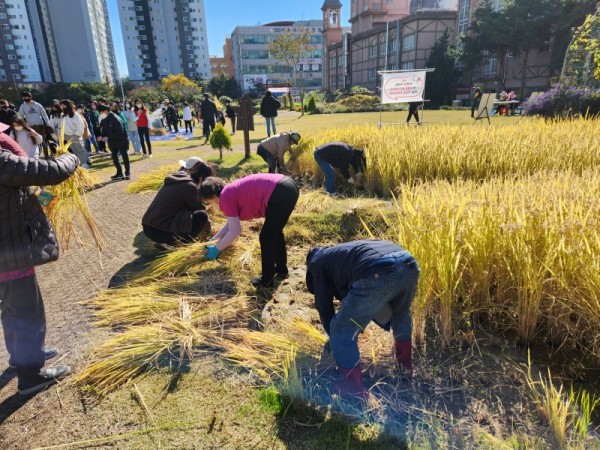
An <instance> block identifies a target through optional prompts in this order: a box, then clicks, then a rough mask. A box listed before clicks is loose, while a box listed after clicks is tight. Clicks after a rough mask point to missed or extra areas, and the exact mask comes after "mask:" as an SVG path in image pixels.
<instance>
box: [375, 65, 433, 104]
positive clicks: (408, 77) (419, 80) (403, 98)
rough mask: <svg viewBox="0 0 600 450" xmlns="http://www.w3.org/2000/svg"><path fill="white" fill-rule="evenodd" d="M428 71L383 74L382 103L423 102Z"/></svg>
mask: <svg viewBox="0 0 600 450" xmlns="http://www.w3.org/2000/svg"><path fill="white" fill-rule="evenodd" d="M426 73H427V72H426V71H424V70H419V71H414V72H384V73H382V74H381V103H408V102H422V101H423V95H424V94H425V75H426Z"/></svg>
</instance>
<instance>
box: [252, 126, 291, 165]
mask: <svg viewBox="0 0 600 450" xmlns="http://www.w3.org/2000/svg"><path fill="white" fill-rule="evenodd" d="M298 142H300V134H298V133H296V132H294V131H291V132H289V133H280V134H277V135H275V136H271V137H270V138H267V139H263V140H262V141H261V143H260V144H258V147H257V148H256V153H257V154H258V156H260V157H261V158H262V159H264V160H265V162H266V163H267V164H268V165H269V173H275V169H277V172H278V173H283V174H287V173H288V171H287V168H286V167H285V162H284V161H283V157H284V155H285V152H289V151H291V150H292V145H298Z"/></svg>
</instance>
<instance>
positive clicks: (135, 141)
mask: <svg viewBox="0 0 600 450" xmlns="http://www.w3.org/2000/svg"><path fill="white" fill-rule="evenodd" d="M127 134H128V135H129V142H131V145H133V151H134V152H135V153H142V144H140V135H139V134H138V131H137V130H135V131H128V132H127Z"/></svg>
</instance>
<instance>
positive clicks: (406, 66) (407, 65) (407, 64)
mask: <svg viewBox="0 0 600 450" xmlns="http://www.w3.org/2000/svg"><path fill="white" fill-rule="evenodd" d="M414 68H415V62H414V61H404V62H403V63H402V70H412V69H414Z"/></svg>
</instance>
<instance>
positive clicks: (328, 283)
mask: <svg viewBox="0 0 600 450" xmlns="http://www.w3.org/2000/svg"><path fill="white" fill-rule="evenodd" d="M403 250H404V249H403V248H402V247H400V246H399V245H396V244H394V243H392V242H388V241H376V240H362V241H353V242H346V243H345V244H340V245H336V246H333V247H326V248H318V247H317V248H316V249H315V250H312V251H311V252H309V254H308V257H307V259H306V266H307V267H306V287H307V288H308V291H309V292H310V293H311V294H314V296H315V307H316V308H317V311H319V315H320V317H321V323H322V324H323V328H325V331H326V332H327V334H329V326H330V323H331V319H333V316H334V315H335V310H334V308H333V298H334V297H335V298H337V299H338V300H343V299H344V297H346V295H347V294H348V291H349V290H350V287H351V286H352V285H353V284H354V282H356V281H358V280H360V279H361V278H364V277H366V276H368V275H369V273H370V271H371V273H372V271H373V268H371V267H370V265H371V264H372V263H373V262H374V261H375V260H377V259H379V258H381V257H382V256H385V255H388V254H390V253H394V252H398V251H403Z"/></svg>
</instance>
